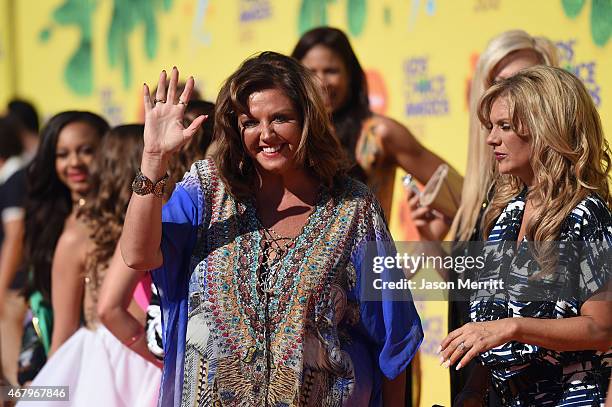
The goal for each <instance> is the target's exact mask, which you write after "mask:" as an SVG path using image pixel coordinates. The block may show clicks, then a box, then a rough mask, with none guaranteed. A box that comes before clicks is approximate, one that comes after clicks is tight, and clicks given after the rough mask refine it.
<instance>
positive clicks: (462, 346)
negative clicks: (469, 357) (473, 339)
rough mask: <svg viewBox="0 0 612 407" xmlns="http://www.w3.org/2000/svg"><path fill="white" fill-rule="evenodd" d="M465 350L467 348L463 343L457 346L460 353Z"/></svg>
mask: <svg viewBox="0 0 612 407" xmlns="http://www.w3.org/2000/svg"><path fill="white" fill-rule="evenodd" d="M465 348H467V346H465V343H464V342H461V343H460V344H459V350H461V351H462V350H464V349H465Z"/></svg>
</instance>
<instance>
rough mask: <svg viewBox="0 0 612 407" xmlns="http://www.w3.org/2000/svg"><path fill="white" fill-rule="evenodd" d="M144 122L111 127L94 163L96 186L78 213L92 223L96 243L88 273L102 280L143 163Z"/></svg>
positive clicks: (87, 264) (87, 265)
mask: <svg viewBox="0 0 612 407" xmlns="http://www.w3.org/2000/svg"><path fill="white" fill-rule="evenodd" d="M143 133H144V126H143V125H142V124H128V125H123V126H117V127H115V128H113V129H111V130H110V131H109V132H108V134H107V135H106V137H104V139H103V141H102V143H101V145H100V147H99V148H100V150H99V151H100V153H99V154H98V155H96V158H95V159H94V161H93V163H92V166H91V172H92V188H91V192H90V193H89V195H88V197H87V200H86V203H85V205H83V207H82V208H80V210H79V212H78V216H79V218H80V219H82V220H83V222H84V223H85V224H86V225H87V226H88V228H89V230H90V239H91V240H92V241H93V244H94V247H93V249H92V251H91V253H89V254H88V256H87V260H86V263H85V274H86V275H88V276H94V277H95V280H97V281H101V278H102V277H103V276H101V275H100V271H101V270H105V269H106V268H107V267H108V264H109V261H110V259H111V257H112V256H113V253H114V251H115V248H116V246H117V242H118V241H119V236H120V235H121V229H122V227H123V221H124V219H125V212H126V210H127V206H128V203H129V202H130V197H131V196H132V188H131V184H132V180H133V178H134V174H136V172H137V171H138V169H139V167H140V160H141V157H142V150H143V147H144V142H143Z"/></svg>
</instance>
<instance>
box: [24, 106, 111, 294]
mask: <svg viewBox="0 0 612 407" xmlns="http://www.w3.org/2000/svg"><path fill="white" fill-rule="evenodd" d="M71 123H87V124H89V125H90V126H91V127H92V129H93V130H94V131H95V133H96V134H97V135H98V136H99V137H102V136H103V135H104V134H105V133H106V132H107V131H108V123H106V120H104V119H103V118H102V117H100V116H98V115H96V114H94V113H90V112H80V111H67V112H62V113H58V114H57V115H55V116H53V117H52V118H51V119H50V120H49V121H48V122H47V125H46V126H45V128H44V129H43V131H42V135H41V142H40V146H39V148H38V152H37V153H36V156H35V157H34V160H32V163H31V164H30V165H29V166H28V168H27V183H28V196H27V199H26V230H25V259H26V260H25V262H26V263H25V266H26V270H27V271H28V273H29V274H30V276H29V279H28V280H29V281H28V284H27V285H26V290H25V294H26V295H30V294H31V293H32V292H34V291H35V290H40V291H41V292H42V294H43V296H44V297H45V298H47V299H50V298H51V262H52V260H53V253H54V251H55V246H56V244H57V241H58V240H59V237H60V235H61V234H62V230H63V229H64V222H65V221H66V218H67V217H68V215H70V212H71V211H72V199H71V196H70V190H69V189H68V187H66V185H64V184H63V183H62V182H61V181H60V180H59V178H58V176H57V172H56V171H55V156H56V148H57V141H58V138H59V135H60V133H61V131H62V130H63V129H64V127H66V126H67V125H68V124H71Z"/></svg>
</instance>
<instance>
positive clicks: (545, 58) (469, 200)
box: [410, 30, 558, 241]
mask: <svg viewBox="0 0 612 407" xmlns="http://www.w3.org/2000/svg"><path fill="white" fill-rule="evenodd" d="M540 64H542V65H549V66H557V65H558V56H557V49H556V48H555V45H554V44H553V43H552V42H551V41H550V40H548V39H546V38H544V37H533V36H531V35H529V34H527V33H526V32H525V31H522V30H512V31H506V32H503V33H501V34H500V35H498V36H497V37H494V38H493V39H492V40H491V41H490V42H489V44H488V45H487V48H485V50H484V52H483V53H482V54H480V58H479V59H478V63H477V64H476V71H475V72H474V76H473V79H472V83H471V88H470V98H469V107H470V121H469V123H470V124H469V138H468V158H467V167H466V170H465V177H464V183H463V190H462V192H461V205H460V206H459V210H458V211H457V215H456V216H455V218H454V220H453V223H452V226H451V227H450V231H451V233H450V236H451V238H453V239H454V240H457V241H468V240H481V239H480V236H479V233H478V230H479V226H478V224H479V222H478V221H479V218H480V215H481V212H482V208H483V207H486V205H487V201H488V199H487V193H488V192H489V191H490V189H491V185H492V181H493V178H494V174H495V161H494V159H493V157H492V156H491V155H490V154H489V147H488V146H487V144H486V143H485V141H484V140H485V138H486V129H484V128H483V127H482V125H481V123H480V121H479V120H478V117H477V115H476V111H477V108H478V101H479V99H480V97H481V96H482V94H483V93H484V92H485V91H486V90H487V89H488V88H489V87H491V86H492V85H493V84H494V83H496V82H498V81H500V80H502V79H506V78H509V77H510V76H512V75H514V74H515V73H517V72H518V71H520V70H521V69H524V68H529V67H532V66H535V65H540ZM410 199H412V200H411V209H412V212H413V219H414V221H415V224H416V226H417V227H418V228H419V233H420V235H421V237H422V238H423V239H425V240H440V239H442V238H444V236H445V235H446V234H447V233H448V232H449V227H448V225H447V224H446V223H445V222H444V220H443V219H441V218H438V217H436V216H435V213H432V211H431V210H430V208H428V207H421V208H418V207H417V199H415V198H414V195H412V194H411V198H410Z"/></svg>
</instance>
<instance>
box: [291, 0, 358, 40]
mask: <svg viewBox="0 0 612 407" xmlns="http://www.w3.org/2000/svg"><path fill="white" fill-rule="evenodd" d="M335 2H336V0H302V5H301V7H300V14H299V17H298V18H299V21H298V30H299V32H300V34H302V33H304V32H305V31H308V30H310V29H311V28H314V27H318V26H322V25H327V6H328V4H330V3H335ZM366 10H367V8H366V0H347V8H346V17H347V27H348V30H349V32H350V33H351V34H352V35H355V36H357V35H359V34H361V33H362V31H363V28H364V27H365V21H366Z"/></svg>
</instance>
